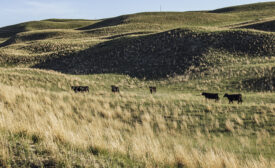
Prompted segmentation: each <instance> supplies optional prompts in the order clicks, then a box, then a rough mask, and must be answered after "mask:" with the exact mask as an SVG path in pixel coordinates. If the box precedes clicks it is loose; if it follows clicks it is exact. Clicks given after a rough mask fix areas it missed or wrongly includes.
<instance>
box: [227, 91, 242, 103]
mask: <svg viewBox="0 0 275 168" xmlns="http://www.w3.org/2000/svg"><path fill="white" fill-rule="evenodd" d="M223 97H227V98H228V100H229V103H233V101H238V103H242V102H243V99H242V95H241V94H227V93H225V94H224V96H223Z"/></svg>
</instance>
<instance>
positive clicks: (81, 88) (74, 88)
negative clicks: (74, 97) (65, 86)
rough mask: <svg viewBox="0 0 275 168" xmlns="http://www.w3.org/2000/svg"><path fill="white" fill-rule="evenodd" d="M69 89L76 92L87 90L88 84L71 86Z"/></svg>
mask: <svg viewBox="0 0 275 168" xmlns="http://www.w3.org/2000/svg"><path fill="white" fill-rule="evenodd" d="M71 89H72V90H73V91H74V92H75V93H77V92H89V86H71Z"/></svg>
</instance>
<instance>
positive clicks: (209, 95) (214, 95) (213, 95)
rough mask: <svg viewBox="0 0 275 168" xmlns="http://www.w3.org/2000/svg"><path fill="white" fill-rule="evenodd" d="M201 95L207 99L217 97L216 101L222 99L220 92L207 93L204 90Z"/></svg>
mask: <svg viewBox="0 0 275 168" xmlns="http://www.w3.org/2000/svg"><path fill="white" fill-rule="evenodd" d="M201 95H203V96H204V97H205V98H206V99H215V101H218V100H219V99H220V98H219V94H218V93H205V92H203V93H202V94H201Z"/></svg>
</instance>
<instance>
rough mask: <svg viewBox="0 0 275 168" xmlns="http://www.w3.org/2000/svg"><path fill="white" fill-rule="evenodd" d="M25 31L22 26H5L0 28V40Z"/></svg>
mask: <svg viewBox="0 0 275 168" xmlns="http://www.w3.org/2000/svg"><path fill="white" fill-rule="evenodd" d="M24 31H26V28H25V26H24V25H22V24H17V25H12V26H6V27H2V28H0V38H7V37H11V36H14V35H16V34H17V33H20V32H24Z"/></svg>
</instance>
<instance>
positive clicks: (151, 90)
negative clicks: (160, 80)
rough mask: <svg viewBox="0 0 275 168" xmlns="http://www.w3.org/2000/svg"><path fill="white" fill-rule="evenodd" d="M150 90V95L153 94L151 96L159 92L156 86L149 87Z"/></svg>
mask: <svg viewBox="0 0 275 168" xmlns="http://www.w3.org/2000/svg"><path fill="white" fill-rule="evenodd" d="M149 89H150V93H151V94H153V93H156V92H157V87H155V86H149Z"/></svg>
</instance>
